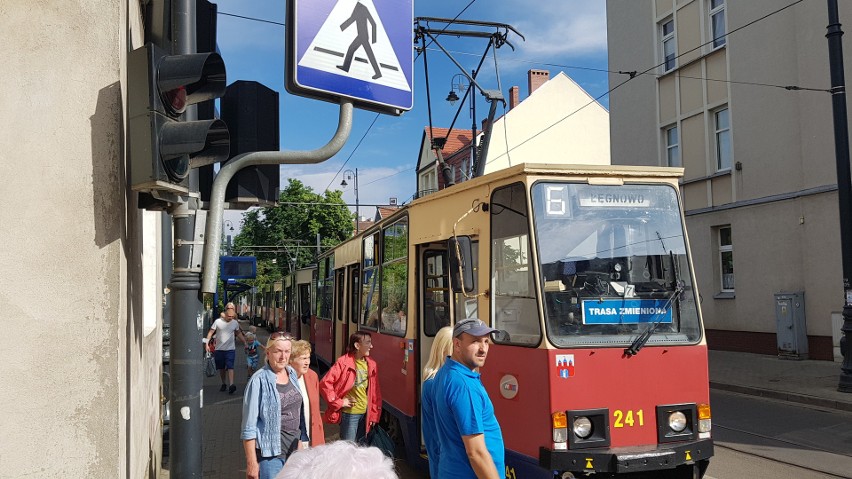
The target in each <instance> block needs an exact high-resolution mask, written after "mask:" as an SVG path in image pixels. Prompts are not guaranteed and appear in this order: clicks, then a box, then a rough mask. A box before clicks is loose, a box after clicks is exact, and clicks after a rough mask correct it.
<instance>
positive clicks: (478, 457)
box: [432, 318, 505, 479]
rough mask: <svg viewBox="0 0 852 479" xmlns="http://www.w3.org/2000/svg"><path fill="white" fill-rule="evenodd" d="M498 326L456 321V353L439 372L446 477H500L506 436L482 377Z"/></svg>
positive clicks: (441, 467)
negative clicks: (480, 369) (491, 341)
mask: <svg viewBox="0 0 852 479" xmlns="http://www.w3.org/2000/svg"><path fill="white" fill-rule="evenodd" d="M494 331H495V330H494V329H492V328H490V327H488V326H487V325H486V324H485V323H483V322H482V321H480V320H479V319H475V318H468V319H464V320H462V321H459V322H458V323H456V325H455V327H454V328H453V354H452V356H450V357H449V358H447V362H446V363H444V365H443V366H442V367H441V369H440V370H439V371H438V374H437V375H436V376H435V385H434V391H435V402H434V410H435V411H436V412H437V411H441V412H442V413H441V414H433V415H432V417H433V418H435V432H436V435H437V439H438V441H440V444H441V455H440V459H439V463H438V471H439V475H438V477H440V478H441V479H454V478H457V479H470V478H478V479H485V478H488V479H501V478H503V475H504V471H505V459H504V455H505V453H504V448H503V434H502V432H501V431H500V425H499V424H498V423H497V418H496V417H495V415H494V406H493V405H492V404H491V399H490V398H489V397H488V393H486V392H485V387H484V386H483V385H482V381H481V380H480V379H479V373H478V372H477V370H478V368H480V367H482V366H483V365H484V364H485V358H486V357H487V356H488V347H489V344H490V339H489V338H490V335H491V333H492V332H494Z"/></svg>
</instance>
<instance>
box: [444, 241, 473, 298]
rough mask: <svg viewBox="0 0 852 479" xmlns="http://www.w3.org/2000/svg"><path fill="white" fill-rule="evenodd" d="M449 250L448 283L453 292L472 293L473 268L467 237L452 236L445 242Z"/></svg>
mask: <svg viewBox="0 0 852 479" xmlns="http://www.w3.org/2000/svg"><path fill="white" fill-rule="evenodd" d="M447 248H448V249H449V253H450V254H449V256H450V259H449V263H450V264H449V266H450V282H451V284H452V287H453V291H464V292H465V293H471V292H473V268H471V267H470V265H471V264H472V261H471V258H472V256H473V253H472V252H471V247H470V237H469V236H454V237H452V238H450V239H449V240H447Z"/></svg>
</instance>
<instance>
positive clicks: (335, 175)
mask: <svg viewBox="0 0 852 479" xmlns="http://www.w3.org/2000/svg"><path fill="white" fill-rule="evenodd" d="M379 115H380V113H376V117H375V118H373V122H372V123H370V126H368V127H367V131H365V132H364V134H363V135H361V139H360V140H358V144H357V145H355V148H353V149H352V151H351V152H350V153H349V156H347V157H346V161H344V162H343V164H342V165H340V169H339V170H337V173H335V174H334V176H333V177H332V178H331V181H329V182H328V186H326V187H325V189H326V190H328V189H329V188H331V184H332V183H334V180H336V179H337V175H339V174H340V172H341V171H343V167H345V166H346V163H349V160H351V159H352V155H354V154H355V152H356V151H358V147H359V146H361V142H362V141H364V138H366V137H367V134H368V133H370V130H372V129H373V125H375V124H376V120H378V119H379Z"/></svg>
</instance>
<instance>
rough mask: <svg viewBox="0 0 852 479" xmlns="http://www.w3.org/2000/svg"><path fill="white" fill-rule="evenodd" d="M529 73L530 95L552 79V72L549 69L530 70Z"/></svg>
mask: <svg viewBox="0 0 852 479" xmlns="http://www.w3.org/2000/svg"><path fill="white" fill-rule="evenodd" d="M527 75H528V76H529V86H530V95H532V94H533V92H534V91H536V90H538V87H540V86H542V85H544V83H545V82H546V81H547V80H549V79H550V72H549V71H547V70H530V71H528V72H527Z"/></svg>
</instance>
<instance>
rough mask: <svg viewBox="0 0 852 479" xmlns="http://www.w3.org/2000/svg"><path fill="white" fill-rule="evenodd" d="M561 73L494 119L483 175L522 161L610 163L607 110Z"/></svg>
mask: <svg viewBox="0 0 852 479" xmlns="http://www.w3.org/2000/svg"><path fill="white" fill-rule="evenodd" d="M593 100H594V99H593V98H592V97H591V96H590V95H589V94H588V93H586V91H585V90H583V89H582V88H581V87H580V86H579V85H577V84H576V83H575V82H574V81H573V80H571V79H570V78H569V77H568V76H567V75H565V74H564V73H562V72H560V73H558V74H556V75H554V76H553V77H551V78H550V80H548V81H547V82H546V83H544V84H543V85H542V86H541V87H539V88H538V89H536V91H535V92H534V93H533V94H531V95H530V96H529V97H527V98H526V99H525V100H524V101H522V102H521V103H520V104H519V105H518V106H516V107H515V108H513V109H512V110H511V111H509V112H508V113H507V114H506V115H504V116H503V117H501V118H500V119H498V120H497V121H495V122H494V128H493V131H492V133H491V143H490V145H489V148H488V157H487V159H486V162H485V173H490V172H492V171H496V170H500V169H504V168H508V167H510V166H514V165H517V164H520V163H557V164H591V165H608V164H610V148H609V145H610V142H609V114H608V112H607V111H606V109H605V108H604V107H603V106H601V105H600V104H599V103H597V102H594V101H593Z"/></svg>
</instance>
